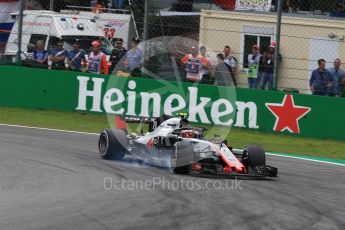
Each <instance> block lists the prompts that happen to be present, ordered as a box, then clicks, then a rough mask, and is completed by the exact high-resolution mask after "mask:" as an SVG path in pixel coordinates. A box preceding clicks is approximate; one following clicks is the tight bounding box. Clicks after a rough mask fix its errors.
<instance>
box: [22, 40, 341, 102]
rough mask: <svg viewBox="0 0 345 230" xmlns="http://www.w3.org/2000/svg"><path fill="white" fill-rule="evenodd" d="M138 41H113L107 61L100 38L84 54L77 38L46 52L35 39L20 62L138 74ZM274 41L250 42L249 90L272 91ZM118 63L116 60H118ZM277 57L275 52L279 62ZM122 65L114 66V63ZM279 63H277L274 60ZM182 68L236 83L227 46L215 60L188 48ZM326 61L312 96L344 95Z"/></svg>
mask: <svg viewBox="0 0 345 230" xmlns="http://www.w3.org/2000/svg"><path fill="white" fill-rule="evenodd" d="M139 43H140V40H139V39H138V38H133V40H132V42H131V45H130V49H129V50H128V51H127V50H126V49H125V48H124V47H123V40H122V39H116V40H115V41H114V49H113V50H112V52H111V55H110V57H109V61H107V59H106V55H105V54H104V53H103V52H102V51H101V46H102V44H101V41H100V40H97V39H96V40H95V41H93V42H92V44H91V46H92V49H91V52H90V53H88V54H86V53H85V52H84V51H83V50H81V49H80V48H79V41H78V40H75V41H74V43H73V48H72V49H71V50H66V49H64V41H63V40H62V39H61V40H59V41H58V42H57V44H56V46H55V47H54V48H52V49H51V50H50V51H47V50H45V49H44V41H43V40H38V41H37V42H36V46H35V47H33V45H31V44H30V45H29V46H28V50H27V53H26V55H25V60H24V65H27V66H28V65H29V66H31V67H36V68H47V69H48V68H49V69H54V70H70V71H80V72H81V71H82V72H89V73H95V74H112V73H113V74H117V73H118V70H121V71H123V72H126V73H127V74H126V76H134V77H140V76H142V70H141V69H142V66H143V63H142V62H143V51H142V50H141V49H140V48H139ZM274 54H275V43H274V42H273V43H271V45H270V46H269V47H268V48H267V50H266V51H265V52H264V53H263V54H260V52H259V47H258V46H257V45H256V44H253V45H252V47H251V53H250V54H248V56H247V59H248V68H247V70H246V76H247V79H248V87H249V89H261V90H264V89H266V88H267V89H269V90H272V89H273V88H274V87H273V80H274V67H275V58H274ZM121 60H122V62H121V63H120V61H121ZM280 60H281V56H280V55H279V61H280ZM119 63H120V64H121V66H122V68H120V69H115V67H116V66H118V64H119ZM278 64H279V63H278ZM180 66H182V68H184V71H185V75H186V76H185V79H186V81H187V82H193V83H205V84H216V85H223V86H237V82H236V76H235V73H236V66H237V60H236V58H235V57H234V56H232V55H231V47H230V46H225V47H224V49H223V52H222V53H219V54H217V62H216V63H214V62H212V61H211V57H210V55H209V54H208V52H207V49H206V47H205V46H201V47H200V48H198V47H196V46H192V47H190V50H189V53H188V54H186V55H185V56H184V57H183V58H182V59H181V61H180ZM325 66H326V61H325V60H324V59H320V60H318V68H317V69H315V70H313V72H312V74H311V77H310V80H309V86H310V90H311V92H312V94H313V95H320V96H335V97H344V96H345V71H343V70H342V69H341V68H340V66H341V60H340V59H339V58H337V59H335V60H334V67H333V68H329V69H326V67H325Z"/></svg>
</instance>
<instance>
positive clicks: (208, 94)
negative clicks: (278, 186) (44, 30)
mask: <svg viewBox="0 0 345 230" xmlns="http://www.w3.org/2000/svg"><path fill="white" fill-rule="evenodd" d="M0 73H1V74H0V106H7V107H19V108H31V109H54V110H60V111H83V112H93V113H107V114H120V115H128V116H143V117H157V116H160V115H162V114H168V115H173V114H174V113H176V112H181V111H182V112H187V113H188V114H189V117H188V118H189V120H190V121H193V122H198V123H203V124H215V125H221V126H226V127H230V126H235V127H241V128H246V129H253V130H259V131H266V132H279V133H286V134H291V135H298V136H304V137H316V138H331V139H338V140H345V132H344V131H343V130H345V119H344V118H343V116H344V114H345V99H343V98H330V97H320V96H310V95H299V94H293V95H292V94H285V93H283V92H272V91H255V90H248V89H241V88H238V89H233V88H230V87H216V86H210V85H196V84H190V83H178V82H167V81H157V80H151V79H145V78H128V77H115V76H111V77H109V76H102V75H90V74H85V73H78V72H64V71H52V70H41V69H30V68H23V67H10V66H0Z"/></svg>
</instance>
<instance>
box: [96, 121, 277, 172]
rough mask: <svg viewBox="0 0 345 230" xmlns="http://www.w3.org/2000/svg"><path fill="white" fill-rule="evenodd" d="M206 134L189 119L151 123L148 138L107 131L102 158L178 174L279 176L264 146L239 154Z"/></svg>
mask: <svg viewBox="0 0 345 230" xmlns="http://www.w3.org/2000/svg"><path fill="white" fill-rule="evenodd" d="M140 120H141V121H142V119H140ZM204 131H205V129H204V128H199V127H192V126H190V125H189V124H188V120H187V119H185V118H177V117H169V116H162V117H159V118H156V119H155V120H150V121H149V132H148V133H146V134H144V133H143V132H142V134H141V135H137V134H128V132H127V130H126V129H125V128H124V129H105V130H103V131H102V132H101V134H100V136H99V141H98V148H99V154H100V155H101V157H102V158H104V159H114V160H122V159H123V158H124V157H125V156H126V155H134V156H137V157H139V158H141V159H142V160H144V161H145V162H149V163H150V164H154V165H158V166H163V167H166V166H168V167H171V169H172V171H173V172H174V173H177V174H188V173H197V174H215V175H230V176H233V175H236V176H239V175H241V176H255V177H256V176H257V177H266V176H267V177H275V176H277V168H275V167H272V166H268V165H266V155H265V151H264V150H263V149H262V148H261V147H260V146H258V145H248V146H247V147H246V148H244V150H241V151H235V150H233V149H232V148H231V147H228V146H227V143H226V141H219V140H218V141H217V140H206V139H204V138H203V132H204Z"/></svg>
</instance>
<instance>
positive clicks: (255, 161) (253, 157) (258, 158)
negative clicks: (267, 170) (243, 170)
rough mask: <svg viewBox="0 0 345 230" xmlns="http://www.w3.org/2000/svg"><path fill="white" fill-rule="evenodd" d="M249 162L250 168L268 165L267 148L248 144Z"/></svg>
mask: <svg viewBox="0 0 345 230" xmlns="http://www.w3.org/2000/svg"><path fill="white" fill-rule="evenodd" d="M246 149H247V163H248V166H249V167H250V168H255V167H257V166H260V165H266V155H265V150H264V149H263V148H262V147H261V146H260V145H249V146H247V148H246Z"/></svg>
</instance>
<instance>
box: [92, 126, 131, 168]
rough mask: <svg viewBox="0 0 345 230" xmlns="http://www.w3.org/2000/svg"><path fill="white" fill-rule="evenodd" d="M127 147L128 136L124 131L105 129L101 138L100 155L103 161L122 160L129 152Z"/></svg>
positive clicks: (99, 143) (99, 141)
mask: <svg viewBox="0 0 345 230" xmlns="http://www.w3.org/2000/svg"><path fill="white" fill-rule="evenodd" d="M127 146H128V139H127V134H126V132H125V131H124V130H123V129H105V130H103V131H102V132H101V134H100V136H99V140H98V149H99V155H101V157H102V158H103V159H111V160H118V161H119V160H122V158H123V157H124V156H125V154H126V152H127Z"/></svg>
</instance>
